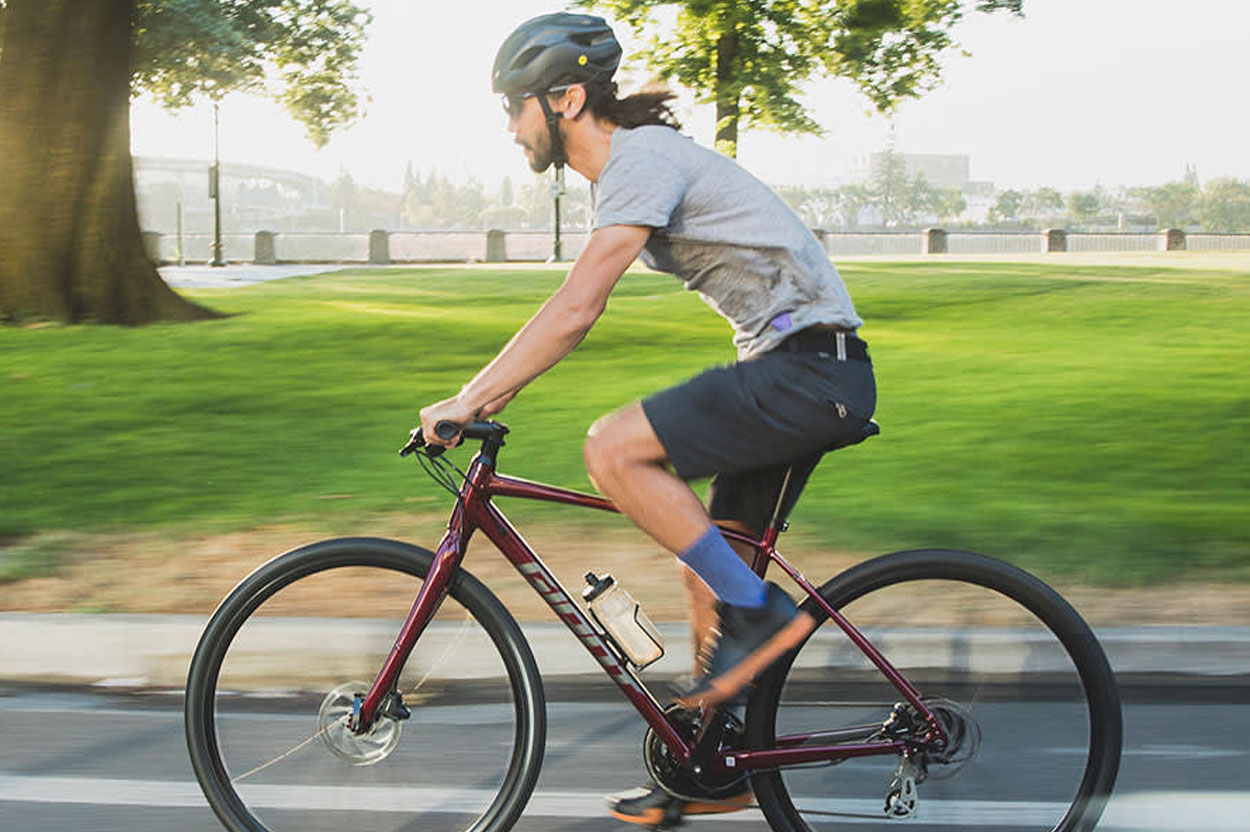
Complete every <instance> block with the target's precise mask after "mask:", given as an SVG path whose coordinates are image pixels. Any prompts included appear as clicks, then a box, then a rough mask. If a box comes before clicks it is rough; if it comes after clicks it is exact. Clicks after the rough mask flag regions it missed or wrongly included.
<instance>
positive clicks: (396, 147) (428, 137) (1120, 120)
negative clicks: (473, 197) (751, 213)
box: [133, 0, 1250, 190]
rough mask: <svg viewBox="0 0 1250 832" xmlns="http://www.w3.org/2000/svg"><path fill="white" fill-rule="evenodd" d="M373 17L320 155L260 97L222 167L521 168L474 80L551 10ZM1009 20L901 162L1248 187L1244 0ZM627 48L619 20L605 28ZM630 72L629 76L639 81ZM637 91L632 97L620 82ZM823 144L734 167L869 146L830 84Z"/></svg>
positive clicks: (979, 30) (167, 122)
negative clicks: (353, 97)
mask: <svg viewBox="0 0 1250 832" xmlns="http://www.w3.org/2000/svg"><path fill="white" fill-rule="evenodd" d="M358 2H360V3H361V5H364V6H367V7H369V8H370V9H371V10H372V11H373V13H374V18H375V19H374V23H373V26H372V27H371V29H370V31H369V42H368V45H367V46H366V49H365V52H364V56H363V60H362V66H361V82H362V86H363V87H364V89H365V91H366V93H367V95H368V96H369V97H370V98H371V99H372V100H371V102H370V103H369V105H368V112H367V114H366V116H365V117H364V118H363V119H362V120H361V121H360V122H358V123H357V124H356V125H355V126H353V127H351V128H349V129H347V130H345V131H343V132H341V133H340V134H338V135H337V136H336V137H335V138H334V139H333V140H332V141H331V142H330V144H329V145H327V146H326V147H325V148H323V149H322V150H320V151H318V150H316V149H314V148H313V146H312V145H311V144H310V143H309V142H308V141H307V139H305V138H304V136H303V133H302V130H301V128H300V127H298V126H297V125H296V124H294V123H293V122H292V121H291V120H290V119H289V118H288V117H287V116H286V115H285V113H284V111H283V110H282V109H281V108H280V107H279V106H278V105H276V104H273V103H270V102H267V101H265V100H263V99H258V98H252V97H247V96H235V97H233V98H230V99H227V100H226V102H225V103H224V104H223V105H222V108H221V115H222V127H221V155H222V161H223V162H227V163H228V162H252V163H259V164H266V165H274V166H280V167H285V168H290V169H294V170H299V171H304V172H307V173H312V174H315V175H319V176H323V177H326V178H332V177H333V176H335V175H336V174H337V173H338V171H339V170H340V169H343V170H346V171H348V172H350V173H351V175H352V176H353V178H355V179H356V181H357V182H360V183H364V184H369V185H374V186H378V187H384V188H388V189H392V190H398V189H399V187H400V186H401V183H402V176H403V171H404V166H405V164H406V163H407V162H409V161H411V162H412V163H413V164H414V165H415V166H416V167H417V168H418V169H423V170H430V169H437V170H440V171H442V172H444V173H446V174H447V175H448V176H450V177H451V178H453V179H455V180H458V181H464V180H467V179H468V178H469V177H476V178H477V179H478V180H479V181H481V182H482V183H483V184H485V185H486V186H487V187H488V188H490V189H494V188H495V187H496V186H497V184H498V182H499V181H500V180H502V178H503V176H504V175H511V176H512V178H513V179H514V181H517V182H521V181H526V180H527V178H528V177H529V176H530V175H531V174H530V173H529V169H528V167H527V166H526V165H525V162H524V160H523V158H522V155H521V151H520V149H519V148H517V147H516V146H514V145H513V144H512V143H511V138H510V136H509V135H508V134H507V133H506V131H505V129H504V127H505V123H504V117H503V114H502V111H501V109H500V107H499V104H498V101H497V99H496V96H494V95H493V94H491V92H490V87H489V70H490V64H491V61H492V59H493V57H494V53H495V49H496V48H497V47H498V45H499V43H500V42H501V41H502V40H503V38H504V37H505V36H506V35H507V34H508V32H509V31H511V30H512V29H513V28H514V27H515V26H516V25H517V24H518V23H520V22H521V21H523V20H525V19H528V18H529V17H532V16H534V15H536V14H541V13H543V12H546V11H552V10H557V9H559V8H560V5H559V3H556V2H535V0H457V2H447V0H439V1H438V2H432V1H431V0H358ZM1025 11H1026V15H1027V16H1026V17H1025V18H1024V19H1016V18H1013V17H1011V16H1008V15H981V14H977V15H973V16H971V17H970V18H969V19H968V20H967V21H966V22H965V23H964V24H962V26H961V27H960V29H958V30H957V36H958V39H959V41H960V42H961V44H962V45H963V47H964V48H965V49H966V50H968V51H969V52H970V53H971V57H964V56H961V55H959V54H958V53H952V54H951V55H949V56H948V58H947V59H946V61H945V65H946V73H945V82H944V84H943V86H942V87H941V88H940V89H938V90H935V91H934V92H932V93H929V94H928V95H927V96H925V97H924V98H923V99H921V100H919V101H911V102H907V103H905V104H903V105H902V106H901V107H900V108H899V110H898V112H897V114H896V115H895V117H894V119H893V126H894V131H895V146H896V148H897V149H898V150H899V151H901V152H905V153H963V154H968V155H969V156H970V157H971V160H972V162H971V164H972V171H971V172H972V177H973V178H974V179H988V180H992V181H994V182H995V183H997V184H998V186H999V187H1000V188H1004V187H1017V188H1021V187H1023V188H1031V187H1036V186H1038V185H1053V186H1056V187H1059V188H1062V189H1065V190H1066V189H1075V188H1088V187H1092V186H1093V185H1095V184H1098V183H1101V184H1103V185H1108V186H1115V185H1147V184H1159V183H1162V182H1165V181H1172V180H1176V179H1179V178H1180V177H1181V176H1182V175H1183V173H1184V170H1185V165H1186V164H1193V165H1196V167H1197V169H1198V174H1199V176H1200V177H1201V179H1202V180H1203V181H1206V180H1207V179H1210V178H1214V177H1216V176H1235V177H1239V178H1243V179H1250V113H1248V112H1247V103H1246V102H1247V100H1248V99H1250V96H1248V94H1247V90H1248V89H1250V61H1247V59H1246V57H1245V54H1246V41H1247V36H1248V35H1250V3H1247V2H1242V0H1189V2H1183V3H1182V2H1176V0H1026V2H1025ZM616 29H617V34H618V36H620V37H621V38H622V39H623V40H626V41H627V43H626V50H627V53H628V51H629V43H628V35H629V32H628V30H627V29H626V27H625V26H624V25H619V26H617V27H616ZM645 78H646V74H645V71H644V72H636V73H630V74H629V75H627V76H626V79H625V82H624V83H623V84H622V87H623V88H624V90H625V91H626V92H628V91H630V86H631V85H630V83H629V80H631V79H632V80H633V81H635V82H641V81H642V80H645ZM635 85H636V84H635ZM684 100H685V101H686V102H687V103H686V104H685V105H684V107H683V112H682V116H683V121H684V122H685V124H686V132H687V133H689V134H690V135H692V136H693V137H694V138H695V139H696V140H699V141H701V142H704V143H709V144H710V142H711V134H712V122H713V115H712V112H711V109H710V108H708V107H691V106H690V105H689V103H688V102H689V100H690V99H689V96H686V97H685V99H684ZM804 100H805V101H806V102H807V103H808V104H809V106H810V107H811V109H812V111H813V113H814V115H815V117H816V119H817V121H819V122H820V123H821V124H822V125H824V126H825V128H826V129H827V133H826V134H825V135H824V136H822V137H812V136H807V137H785V136H779V135H777V134H774V133H770V132H763V131H748V132H745V133H744V134H743V135H742V136H741V137H740V141H739V161H741V162H742V163H743V164H744V165H745V166H746V167H748V168H749V169H750V170H752V171H753V172H754V173H756V174H757V175H758V176H760V177H761V178H763V179H764V180H765V181H767V182H770V183H773V184H805V183H827V182H832V181H836V180H838V179H839V178H841V177H842V176H844V175H845V174H846V172H847V171H848V169H849V168H851V167H852V166H853V165H854V164H855V162H856V160H857V159H860V158H862V157H864V156H866V155H867V154H868V153H871V152H874V151H877V150H880V149H881V148H883V147H884V146H885V143H886V141H887V137H888V135H889V130H890V125H891V122H890V120H888V119H886V118H884V117H882V116H879V115H872V114H870V113H869V111H868V105H867V103H866V101H865V99H863V98H862V97H860V96H859V95H858V94H857V93H856V92H855V91H854V90H853V88H852V87H851V85H850V84H849V83H848V82H845V81H823V82H818V83H816V84H813V85H812V86H811V87H810V89H809V90H808V93H807V95H806V97H805V99H804ZM133 125H134V131H133V147H134V150H135V152H136V153H137V154H139V155H150V156H175V157H183V158H205V159H206V158H207V157H208V156H209V155H210V154H211V151H212V115H211V109H209V108H207V107H204V106H200V107H196V108H193V109H190V110H185V111H182V112H181V113H179V114H177V115H170V114H167V113H165V112H164V111H162V110H160V109H159V108H158V107H156V106H155V105H153V104H151V103H150V102H147V101H139V102H137V103H136V105H135V107H134V109H133Z"/></svg>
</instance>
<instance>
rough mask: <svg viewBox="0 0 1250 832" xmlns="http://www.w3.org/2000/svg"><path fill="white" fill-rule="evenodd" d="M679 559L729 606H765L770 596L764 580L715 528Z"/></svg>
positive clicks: (709, 530)
mask: <svg viewBox="0 0 1250 832" xmlns="http://www.w3.org/2000/svg"><path fill="white" fill-rule="evenodd" d="M678 557H680V558H681V560H682V563H684V564H686V566H689V567H690V568H691V569H693V570H694V573H695V574H696V575H698V576H699V577H700V578H702V579H703V582H704V583H705V584H707V585H708V587H709V588H710V589H711V590H712V592H714V593H716V597H717V598H719V599H720V600H722V601H724V602H725V603H726V604H733V605H734V606H736V607H762V606H764V601H765V599H766V597H767V596H766V594H765V590H764V581H763V580H761V579H760V576H759V575H756V574H755V573H754V572H752V571H751V567H749V566H747V565H746V564H745V563H744V562H743V560H742V558H740V557H738V553H737V552H735V551H734V550H733V549H732V548H730V546H729V541H727V540H725V537H724V535H722V534H721V533H720V529H718V528H716V527H715V526H712V528H710V529H708V530H707V532H705V533H704V535H703V537H700V538H699V539H698V540H696V541H695V542H694V545H693V546H691V547H690V548H689V549H687V550H686V551H684V552H682V553H681V554H680V555H678Z"/></svg>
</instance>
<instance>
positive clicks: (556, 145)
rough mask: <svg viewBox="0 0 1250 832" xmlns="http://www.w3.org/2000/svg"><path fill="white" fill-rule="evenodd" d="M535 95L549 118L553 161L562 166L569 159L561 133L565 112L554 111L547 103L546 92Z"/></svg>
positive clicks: (548, 124)
mask: <svg viewBox="0 0 1250 832" xmlns="http://www.w3.org/2000/svg"><path fill="white" fill-rule="evenodd" d="M535 97H536V98H537V99H538V104H539V106H541V107H542V108H543V115H544V116H546V118H547V132H548V134H550V136H551V161H552V163H553V164H554V165H555V166H556V167H557V168H562V167H564V163H565V162H567V161H568V160H569V157H568V154H567V153H565V152H564V137H563V136H562V135H560V119H562V118H564V113H556V112H553V111H552V109H551V105H550V104H548V103H547V95H546V93H539V94H538V95H537V96H535Z"/></svg>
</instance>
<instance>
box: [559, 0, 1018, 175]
mask: <svg viewBox="0 0 1250 832" xmlns="http://www.w3.org/2000/svg"><path fill="white" fill-rule="evenodd" d="M1023 4H1024V0H976V2H966V0H745V1H744V0H681V1H680V2H678V1H677V0H582V5H584V6H587V7H591V8H601V9H603V10H606V11H607V12H609V13H610V14H612V15H613V16H614V17H615V18H616V19H618V20H621V21H623V22H625V23H627V24H628V25H629V26H630V27H631V28H633V29H634V30H635V31H636V32H638V33H643V32H649V33H650V37H649V40H648V42H647V46H646V47H645V48H644V49H643V50H642V51H641V52H640V53H639V55H638V56H637V57H640V58H642V59H643V60H645V62H646V63H647V64H648V65H649V66H650V67H651V68H652V69H654V70H655V71H657V72H658V73H659V74H660V75H662V76H664V77H665V78H671V79H673V80H675V81H677V82H678V83H680V84H682V85H683V86H686V87H689V88H691V89H693V90H694V91H695V92H696V94H697V95H698V100H699V101H700V102H701V103H715V104H716V144H717V148H718V149H720V150H721V151H722V152H725V153H728V154H729V155H731V156H732V155H736V151H737V142H738V128H739V122H741V123H742V125H743V126H746V127H763V128H768V129H775V130H781V131H787V132H800V133H816V134H819V133H821V132H822V128H821V127H820V125H819V124H818V123H817V122H816V121H815V120H814V119H813V118H812V117H811V116H810V115H809V114H808V112H807V109H806V107H805V106H804V105H803V104H802V102H801V101H800V100H799V95H800V90H801V87H802V85H803V83H804V82H806V81H808V80H809V79H811V78H813V77H818V76H832V77H839V78H845V79H847V80H849V81H851V82H852V83H854V84H855V85H856V87H858V88H859V90H860V91H861V92H862V93H863V94H864V95H865V96H866V97H867V98H868V100H869V101H871V102H872V104H873V106H874V107H876V109H877V110H878V111H880V112H883V113H885V112H890V111H891V110H893V109H894V108H895V107H896V106H897V105H898V104H899V102H901V101H902V100H904V99H907V98H915V97H918V96H920V95H921V94H923V93H924V92H926V91H928V90H930V89H932V88H933V87H934V86H935V85H936V84H937V83H938V82H939V81H940V79H941V64H940V58H941V57H942V55H944V54H945V53H947V52H948V51H949V50H951V49H952V48H954V47H955V46H956V45H957V44H956V43H955V41H954V39H953V37H952V34H951V30H952V29H953V27H954V26H955V25H956V24H957V23H958V22H959V21H960V20H962V19H963V18H964V16H965V15H966V14H968V12H969V11H975V12H996V11H1008V12H1011V13H1013V14H1017V15H1019V14H1022V9H1023ZM662 10H675V11H676V24H675V27H674V28H673V30H672V31H668V30H667V28H666V27H663V26H661V25H660V24H659V15H658V13H659V12H661V11H662Z"/></svg>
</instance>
